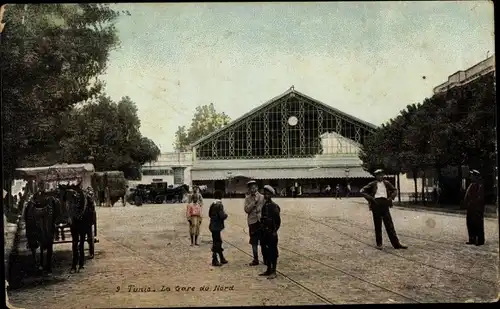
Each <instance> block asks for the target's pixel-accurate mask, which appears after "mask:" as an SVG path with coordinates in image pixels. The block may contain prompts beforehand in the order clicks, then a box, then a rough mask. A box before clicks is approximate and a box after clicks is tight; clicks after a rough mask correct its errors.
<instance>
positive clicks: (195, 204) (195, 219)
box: [186, 195, 202, 246]
mask: <svg viewBox="0 0 500 309" xmlns="http://www.w3.org/2000/svg"><path fill="white" fill-rule="evenodd" d="M201 212H202V211H201V205H200V204H199V201H198V196H197V195H193V197H192V200H191V203H189V204H188V205H187V209H186V217H187V220H188V222H189V234H190V236H191V246H193V245H196V246H198V236H199V235H200V225H201Z"/></svg>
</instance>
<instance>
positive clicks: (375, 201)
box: [360, 169, 408, 249]
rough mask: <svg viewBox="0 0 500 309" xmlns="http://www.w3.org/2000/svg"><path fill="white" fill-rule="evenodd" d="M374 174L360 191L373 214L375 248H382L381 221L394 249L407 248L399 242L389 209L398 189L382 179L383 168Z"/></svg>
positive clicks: (383, 174)
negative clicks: (372, 178) (372, 179)
mask: <svg viewBox="0 0 500 309" xmlns="http://www.w3.org/2000/svg"><path fill="white" fill-rule="evenodd" d="M374 175H375V178H376V180H374V181H372V182H370V183H369V184H367V185H366V186H364V187H363V188H361V190H360V193H361V194H362V195H363V197H364V198H366V199H367V200H368V203H369V207H370V210H371V211H372V214H373V223H374V225H375V240H376V242H377V249H382V221H383V222H384V225H385V230H386V231H387V235H388V236H389V240H390V241H391V244H392V246H393V247H394V249H407V248H408V247H407V246H404V245H402V244H401V243H400V242H399V239H398V236H397V235H396V230H395V229H394V223H393V222H392V217H391V213H390V211H389V208H390V207H392V200H393V199H394V198H395V197H396V195H397V192H398V190H397V189H396V188H395V187H394V186H393V185H392V184H391V183H390V182H389V181H387V180H384V176H385V173H384V171H383V170H381V169H378V170H376V171H375V172H374Z"/></svg>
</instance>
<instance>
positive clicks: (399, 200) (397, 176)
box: [396, 174, 401, 203]
mask: <svg viewBox="0 0 500 309" xmlns="http://www.w3.org/2000/svg"><path fill="white" fill-rule="evenodd" d="M396 181H397V182H398V203H401V183H400V182H399V174H397V175H396Z"/></svg>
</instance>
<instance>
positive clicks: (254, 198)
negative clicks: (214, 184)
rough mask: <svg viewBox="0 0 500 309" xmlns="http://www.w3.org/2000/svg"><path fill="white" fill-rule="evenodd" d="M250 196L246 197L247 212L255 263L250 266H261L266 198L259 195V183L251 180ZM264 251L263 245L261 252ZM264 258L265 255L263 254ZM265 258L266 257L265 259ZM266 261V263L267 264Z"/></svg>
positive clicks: (249, 184)
mask: <svg viewBox="0 0 500 309" xmlns="http://www.w3.org/2000/svg"><path fill="white" fill-rule="evenodd" d="M247 186H248V194H247V196H246V197H245V207H244V209H245V212H246V213H247V215H248V217H247V222H248V231H249V234H250V244H251V245H252V253H253V261H252V262H251V263H250V266H255V265H259V254H258V249H259V239H260V233H261V229H260V216H261V211H262V205H264V196H263V195H262V194H260V193H259V191H258V189H259V187H258V186H257V182H256V181H255V180H250V181H249V182H247ZM262 250H263V248H262V245H261V251H262ZM262 256H263V257H264V254H262ZM264 258H265V257H264ZM265 262H266V261H264V263H265Z"/></svg>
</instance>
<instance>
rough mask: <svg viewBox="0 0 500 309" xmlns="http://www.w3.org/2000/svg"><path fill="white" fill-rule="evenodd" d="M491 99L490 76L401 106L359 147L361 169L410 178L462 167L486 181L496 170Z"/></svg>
mask: <svg viewBox="0 0 500 309" xmlns="http://www.w3.org/2000/svg"><path fill="white" fill-rule="evenodd" d="M495 96H496V93H495V77H494V75H493V74H492V73H490V74H487V75H484V76H481V77H479V78H477V79H476V80H474V81H472V82H470V83H468V84H465V85H462V86H457V87H454V88H452V89H450V90H448V91H447V92H445V93H441V94H437V95H434V96H433V97H431V98H429V99H425V100H424V102H423V103H422V104H413V105H409V106H407V108H406V109H405V110H403V111H401V113H400V114H399V115H398V116H397V117H396V118H395V119H391V120H390V121H388V122H387V123H385V124H384V125H382V126H381V127H380V128H379V129H378V130H377V131H376V133H375V134H374V135H373V136H372V137H371V138H370V139H369V140H368V141H367V142H366V143H365V145H363V146H362V149H361V152H360V158H361V160H362V161H363V167H364V169H365V170H367V171H369V172H373V170H375V169H377V168H383V169H386V170H387V171H388V172H389V173H392V174H396V173H400V172H403V173H406V172H412V173H413V174H414V175H416V174H417V173H419V172H420V174H421V173H425V171H426V170H429V169H436V170H439V169H441V168H444V167H447V166H461V165H465V166H469V167H470V168H475V169H479V170H481V173H483V175H485V176H486V175H489V176H491V171H492V167H493V166H495V165H496V164H495V159H496V149H495V143H496V137H495V102H496V98H495ZM487 177H488V176H487Z"/></svg>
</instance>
